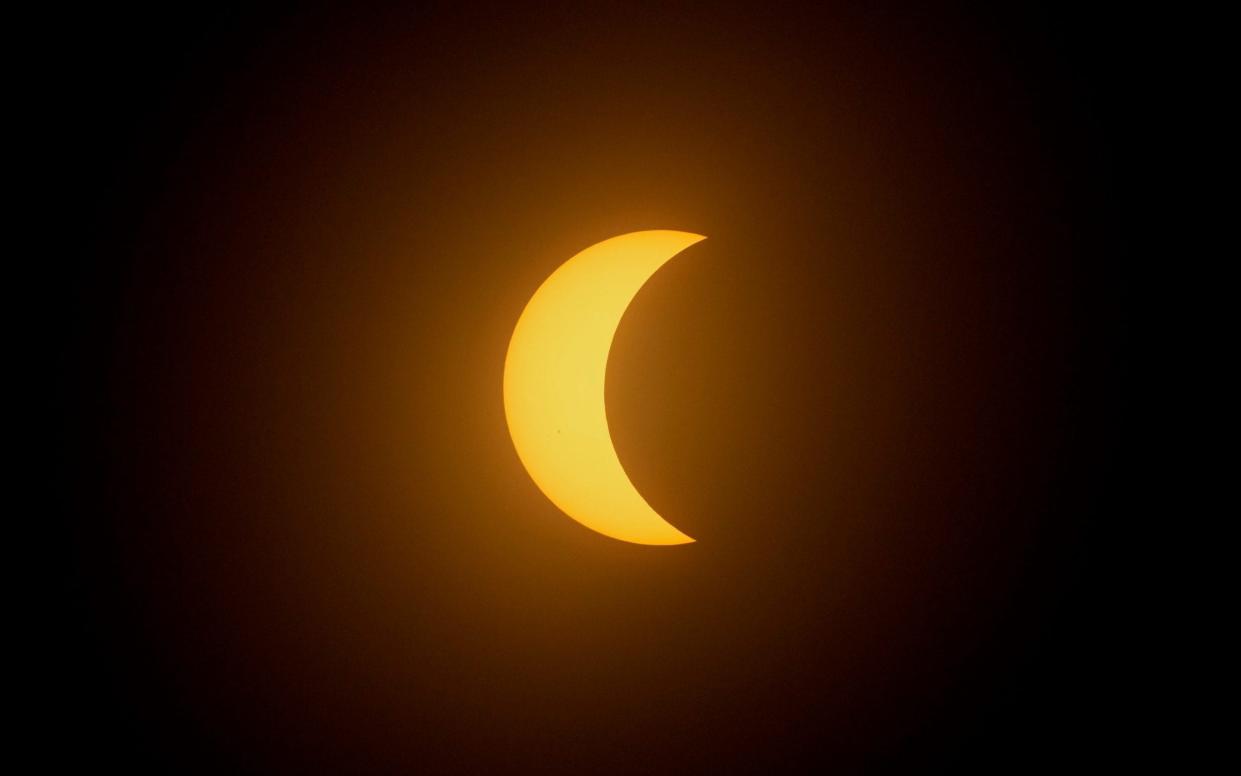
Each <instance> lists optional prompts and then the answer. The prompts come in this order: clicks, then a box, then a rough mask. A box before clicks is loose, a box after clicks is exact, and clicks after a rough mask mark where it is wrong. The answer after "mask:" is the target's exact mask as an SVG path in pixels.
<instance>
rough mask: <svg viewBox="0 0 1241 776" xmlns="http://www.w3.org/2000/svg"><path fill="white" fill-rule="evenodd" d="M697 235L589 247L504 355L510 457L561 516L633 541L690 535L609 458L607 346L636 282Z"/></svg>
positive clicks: (560, 273) (649, 234)
mask: <svg viewBox="0 0 1241 776" xmlns="http://www.w3.org/2000/svg"><path fill="white" fill-rule="evenodd" d="M703 239H706V238H705V237H703V236H702V235H698V234H690V233H688V232H677V231H671V230H663V229H658V230H651V231H644V232H632V233H630V234H623V235H620V236H619V237H613V238H611V239H609V240H604V241H603V242H600V243H596V244H595V245H592V246H590V247H589V248H587V249H586V250H584V251H582V252H581V253H579V254H577V255H576V256H574V257H573V258H571V259H569V260H568V261H567V262H565V263H564V264H562V265H561V266H560V268H559V269H557V270H556V271H555V272H553V273H552V274H551V276H550V277H548V278H547V280H545V281H544V282H543V285H541V286H539V289H538V290H537V291H535V292H534V296H532V297H531V298H530V301H529V302H528V303H527V304H526V308H525V310H523V311H522V314H521V317H520V318H518V320H517V326H516V328H515V329H514V330H513V338H512V340H511V342H510V343H509V348H508V355H507V357H506V358H505V361H504V414H505V417H506V419H507V420H508V428H509V434H510V435H511V436H512V438H513V445H514V446H515V447H516V448H517V456H518V457H519V458H520V459H521V462H522V465H524V466H525V467H526V471H527V472H529V474H530V477H531V478H532V479H533V480H534V483H535V485H537V486H538V487H539V490H541V491H542V492H543V494H544V495H546V496H547V498H548V499H549V500H551V502H552V503H553V504H555V505H556V506H557V507H559V508H560V509H561V511H563V512H564V513H565V514H567V515H568V516H569V517H571V518H573V519H574V520H576V521H578V522H579V523H581V524H582V525H585V526H586V527H588V528H591V529H593V530H595V531H598V532H599V533H601V534H604V535H605V536H610V537H612V538H614V539H620V540H622V541H626V542H634V543H635V544H661V545H667V544H687V543H689V542H692V541H694V540H693V539H692V538H690V537H689V536H686V535H685V534H684V533H682V532H681V531H679V530H677V529H676V528H675V527H673V526H672V525H671V524H670V523H668V521H666V520H664V519H663V518H662V517H660V516H659V514H658V513H656V512H655V510H654V509H652V508H651V507H650V505H649V504H647V503H646V499H644V498H642V494H641V493H639V492H638V491H637V489H636V488H634V486H633V483H632V482H630V480H629V476H628V475H627V474H626V473H625V469H624V467H622V466H621V463H620V459H619V458H617V456H616V448H615V447H613V445H612V437H611V433H610V432H609V430H608V418H607V411H606V409H605V406H604V395H603V393H604V382H605V378H606V375H607V364H608V352H609V351H610V350H611V347H612V338H613V336H614V335H615V334H616V327H617V326H618V325H619V324H620V320H621V316H623V315H624V314H625V310H626V308H628V307H629V303H630V301H631V300H632V299H633V297H634V296H635V295H636V294H637V293H638V291H639V289H641V288H642V286H643V284H645V283H646V281H647V280H648V279H649V278H650V277H651V275H653V274H655V271H656V270H658V269H659V268H660V267H662V266H663V265H664V264H665V263H666V262H667V261H668V260H669V259H671V258H672V257H674V256H676V255H677V254H678V253H680V252H681V251H683V250H685V249H686V248H688V247H689V246H691V245H693V244H694V243H696V242H698V241H700V240H703Z"/></svg>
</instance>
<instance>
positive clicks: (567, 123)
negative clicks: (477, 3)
mask: <svg viewBox="0 0 1241 776" xmlns="http://www.w3.org/2000/svg"><path fill="white" fill-rule="evenodd" d="M52 29H54V30H55V31H56V32H55V34H54V35H52V36H50V41H49V45H48V48H47V58H48V60H49V64H48V70H49V72H50V73H51V74H52V77H51V78H50V79H49V82H48V83H49V86H48V89H47V93H46V95H45V97H46V99H47V102H48V106H47V107H48V111H49V113H48V115H51V116H54V117H55V121H54V122H52V123H53V127H52V129H51V131H50V132H49V134H48V136H47V137H46V138H45V140H47V141H49V143H48V145H49V147H50V148H51V151H50V152H49V153H48V154H47V159H48V170H49V171H50V172H51V173H52V175H51V177H52V179H53V180H55V181H57V182H59V185H60V187H61V188H60V190H61V191H62V192H63V195H62V196H61V197H60V198H58V200H57V201H58V202H63V210H64V213H63V215H64V221H65V223H66V224H68V225H69V226H68V227H66V228H65V229H64V233H63V234H61V235H58V236H57V239H56V242H57V244H58V245H64V246H66V248H67V249H66V250H65V251H64V252H63V256H64V257H67V263H65V264H58V266H57V270H56V272H55V274H56V276H57V283H58V287H59V288H60V290H61V291H60V294H59V299H60V303H61V305H62V307H63V309H64V310H65V313H64V315H63V318H62V319H61V323H62V324H63V331H59V332H58V336H57V343H56V347H55V351H56V353H57V354H58V359H59V361H58V364H57V366H58V369H57V373H56V374H57V378H58V380H59V381H60V382H59V390H58V392H57V394H56V396H57V398H58V400H60V401H59V404H60V411H59V417H60V420H61V423H60V425H59V431H58V437H57V438H58V439H59V440H60V444H59V448H60V451H61V456H62V457H61V458H60V462H61V466H60V467H59V471H60V472H61V473H62V477H63V481H61V482H58V483H56V486H55V487H56V494H57V496H56V497H57V499H58V504H59V507H60V511H61V515H62V516H63V518H64V519H63V521H62V522H63V525H64V527H65V529H66V535H65V542H64V548H65V549H64V552H63V555H62V558H63V565H61V566H60V568H61V569H62V573H60V574H58V581H57V582H56V586H57V587H58V590H59V592H61V593H62V595H60V596H58V597H57V603H56V605H55V607H54V611H55V614H54V619H56V620H57V627H55V628H54V629H52V630H51V631H49V633H50V634H51V638H50V640H49V641H50V649H49V650H48V653H47V656H48V657H49V658H50V660H49V664H50V666H51V667H50V668H49V669H48V670H47V679H48V682H47V687H48V694H49V695H50V696H51V697H54V698H56V699H57V701H56V702H54V703H52V704H51V708H50V710H49V711H48V712H47V715H46V718H47V722H48V725H47V727H48V729H49V730H51V731H52V732H53V734H54V736H55V737H56V738H57V740H58V741H59V742H60V743H59V744H57V745H55V746H54V747H53V748H52V749H50V750H49V754H48V756H49V757H51V758H53V759H61V758H76V757H78V756H80V755H82V754H84V753H85V754H86V755H87V756H89V757H91V758H94V759H96V761H97V762H117V763H124V764H126V765H128V766H130V767H133V768H136V769H138V770H145V769H151V770H153V771H159V772H170V771H171V772H184V771H193V770H200V769H201V770H203V771H213V772H220V771H224V772H236V771H243V772H251V771H252V772H264V773H267V772H307V771H311V772H313V771H317V770H323V771H329V772H337V771H342V772H372V771H374V772H386V771H390V770H391V771H395V770H404V771H410V770H414V771H418V770H432V771H436V770H449V771H452V770H478V769H484V768H485V769H495V770H501V771H524V770H530V769H536V768H537V769H540V770H581V769H586V768H589V769H591V770H605V771H611V770H616V771H626V772H628V771H633V770H643V771H654V772H659V771H664V770H691V771H697V770H704V771H706V770H709V771H717V770H725V771H727V770H738V771H748V770H755V769H771V768H784V769H788V768H791V767H792V766H794V765H795V764H804V763H809V762H814V763H818V764H821V765H823V766H825V767H830V768H836V769H840V770H846V771H850V770H877V769H883V768H889V767H891V768H909V769H912V768H914V767H927V766H962V765H965V766H984V767H1000V768H1004V769H1008V768H1009V767H1012V766H1020V765H1035V766H1056V765H1060V764H1063V763H1065V762H1073V763H1077V764H1084V763H1093V764H1099V765H1105V764H1107V763H1108V762H1109V761H1110V760H1111V759H1112V758H1114V757H1115V756H1116V755H1115V752H1116V749H1115V747H1116V742H1117V740H1118V738H1119V737H1121V736H1122V735H1123V730H1124V727H1125V720H1124V715H1123V714H1121V713H1120V712H1121V708H1120V707H1121V705H1122V704H1123V699H1124V698H1125V689H1124V687H1125V685H1126V681H1125V676H1126V673H1125V654H1126V649H1125V645H1124V644H1122V643H1121V639H1120V637H1119V633H1118V630H1117V628H1118V624H1119V622H1120V612H1121V611H1123V608H1124V607H1123V605H1121V604H1120V603H1119V601H1118V600H1117V597H1116V591H1117V590H1118V588H1119V585H1118V583H1117V580H1116V579H1115V577H1114V574H1115V571H1116V567H1115V563H1114V561H1115V557H1114V554H1115V552H1116V550H1115V547H1116V546H1117V544H1116V541H1115V536H1116V534H1117V532H1118V524H1117V522H1116V519H1117V517H1118V515H1119V514H1120V513H1121V509H1120V506H1121V505H1120V503H1119V501H1120V500H1119V499H1118V497H1117V496H1116V492H1117V488H1116V483H1117V479H1118V477H1117V474H1118V467H1119V463H1118V449H1117V448H1118V446H1119V441H1120V438H1119V432H1118V421H1119V419H1120V418H1122V417H1123V416H1124V412H1125V406H1126V404H1125V402H1126V399H1125V398H1124V397H1125V395H1126V392H1125V391H1124V390H1123V389H1122V385H1123V383H1122V381H1121V380H1120V379H1119V378H1120V376H1121V361H1120V351H1121V345H1122V338H1123V335H1124V333H1125V320H1124V318H1125V316H1124V306H1125V305H1124V301H1125V296H1126V293H1127V292H1126V289H1125V281H1124V277H1125V272H1124V267H1125V263H1126V260H1127V258H1128V255H1129V254H1128V246H1127V244H1126V239H1127V238H1125V237H1123V235H1124V234H1126V233H1128V231H1129V230H1127V229H1125V228H1124V220H1125V219H1124V214H1125V213H1126V212H1127V210H1126V208H1125V206H1124V203H1125V197H1126V196H1127V193H1128V191H1129V187H1130V186H1131V180H1130V178H1131V176H1132V173H1130V172H1128V170H1129V169H1130V161H1131V158H1132V154H1131V152H1130V148H1129V141H1128V140H1127V137H1128V136H1129V134H1130V133H1129V125H1128V123H1127V117H1126V116H1125V113H1124V108H1125V107H1126V105H1127V95H1128V94H1130V93H1131V91H1132V90H1133V89H1134V85H1133V84H1132V83H1131V82H1130V79H1131V76H1128V75H1127V74H1128V73H1130V72H1131V67H1130V65H1131V60H1130V57H1131V53H1130V51H1131V48H1130V46H1129V38H1128V35H1129V32H1128V30H1126V28H1125V26H1124V24H1123V23H1122V22H1121V21H1119V19H1118V18H1116V17H1115V16H1114V15H1112V14H1111V13H1109V12H1108V11H1107V10H1105V9H1098V10H1095V11H1093V12H1091V13H1090V14H1082V13H1081V12H1080V11H1069V10H1067V9H1058V10H1057V9H1047V8H1038V9H1019V10H1007V11H1003V12H1001V11H997V10H995V9H991V8H954V9H939V10H934V11H932V10H927V9H913V8H900V9H896V8H888V9H883V10H874V9H871V10H859V9H839V8H822V7H819V6H817V5H816V6H805V7H802V6H792V5H789V6H782V5H780V4H770V5H765V6H761V7H757V8H755V7H749V8H742V7H732V6H729V7H724V6H720V7H716V8H713V9H690V8H689V7H682V6H679V5H664V4H660V5H659V6H655V7H644V6H641V5H638V6H626V7H624V8H615V9H596V8H587V7H585V6H583V7H573V6H563V7H557V6H544V5H542V4H540V5H538V6H533V5H532V6H530V7H528V8H513V7H505V8H501V7H493V8H477V7H472V8H462V7H457V6H453V7H447V6H442V7H441V6H425V7H423V6H413V5H411V6H406V7H400V8H394V9H383V10H373V9H372V10H366V11H358V10H346V9H342V8H336V9H331V8H318V7H316V8H310V7H298V8H291V7H275V8H265V9H263V10H255V9H252V8H247V9H245V10H241V9H227V8H224V9H222V8H219V7H210V8H199V9H192V10H185V9H179V10H176V11H169V10H164V11H149V10H146V9H137V8H133V9H129V10H121V11H113V10H109V11H107V12H93V13H92V14H89V15H87V16H84V17H79V16H72V17H67V18H65V19H63V20H59V21H57V22H56V23H55V25H53V27H52ZM58 209H59V207H58ZM643 228H672V229H684V230H687V231H694V232H699V233H702V234H705V235H707V236H708V240H706V241H705V242H703V243H701V244H699V245H696V246H694V247H693V248H691V249H690V250H688V251H686V252H685V254H684V255H683V256H682V257H679V258H678V259H677V260H675V261H673V262H671V263H669V265H667V267H665V268H664V269H663V270H661V271H660V272H659V273H658V274H657V275H656V276H655V277H654V278H652V280H651V281H650V283H649V284H648V285H647V287H646V288H644V290H643V291H642V293H641V294H639V296H638V297H637V298H636V299H635V300H634V303H633V305H632V307H631V308H630V310H629V311H628V313H627V314H626V317H625V320H624V322H623V324H622V326H621V329H620V331H619V332H618V334H617V339H616V342H615V344H614V347H613V351H612V355H611V360H610V365H609V383H608V408H609V418H610V422H611V424H612V427H613V436H614V439H615V442H616V446H617V449H618V452H619V454H620V456H621V459H622V461H623V462H624V463H625V465H626V468H627V470H628V471H629V473H630V475H631V477H632V479H633V480H634V483H635V485H636V486H637V487H638V489H639V490H640V491H641V492H642V493H643V494H644V495H645V496H646V497H647V498H648V500H649V501H650V502H651V504H652V505H653V506H654V507H655V508H656V510H657V511H659V512H660V513H661V514H663V515H666V516H668V517H669V519H670V520H671V521H672V522H673V523H674V524H675V525H677V526H678V527H679V528H681V529H683V530H685V531H686V532H687V533H689V534H690V535H691V536H694V537H696V538H697V539H698V541H697V543H696V544H694V545H690V546H687V547H682V548H643V547H634V546H630V545H625V544H622V543H618V542H614V541H611V540H608V539H606V538H604V537H601V536H597V535H595V534H592V533H590V532H589V531H586V530H585V529H583V528H581V527H580V526H578V525H577V524H575V523H573V522H572V521H570V520H568V519H566V518H564V517H563V516H560V515H559V514H558V513H557V512H556V511H555V509H554V507H552V506H551V505H550V504H549V503H547V502H546V500H545V499H544V498H543V497H542V496H541V494H539V493H538V491H537V490H536V489H535V488H534V486H533V484H532V483H530V481H529V479H528V478H527V477H526V476H525V473H524V472H523V471H522V469H521V467H520V464H519V462H518V461H517V459H516V456H515V455H514V454H513V451H512V447H511V443H509V441H508V437H507V431H506V429H505V426H504V420H503V411H502V407H501V404H500V393H499V386H500V383H499V375H500V370H501V368H502V363H503V354H504V349H505V347H506V345H507V338H508V336H509V334H510V333H511V330H512V325H513V323H514V322H515V321H516V316H517V315H518V314H519V313H520V311H521V308H522V305H523V304H524V302H525V300H526V299H528V297H529V295H530V294H531V293H532V292H533V290H534V289H535V288H536V287H537V285H538V283H539V282H540V281H541V279H542V278H544V277H546V275H547V274H548V273H549V272H550V271H551V270H552V269H554V268H555V266H557V265H558V264H559V263H560V262H562V261H564V260H565V259H567V258H568V257H569V256H570V255H572V254H573V253H574V252H576V251H577V250H580V249H581V248H584V247H586V246H587V245H590V244H592V243H593V242H596V241H598V240H600V239H604V238H606V237H610V236H613V235H615V234H620V233H623V232H627V231H632V230H636V229H643Z"/></svg>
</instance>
